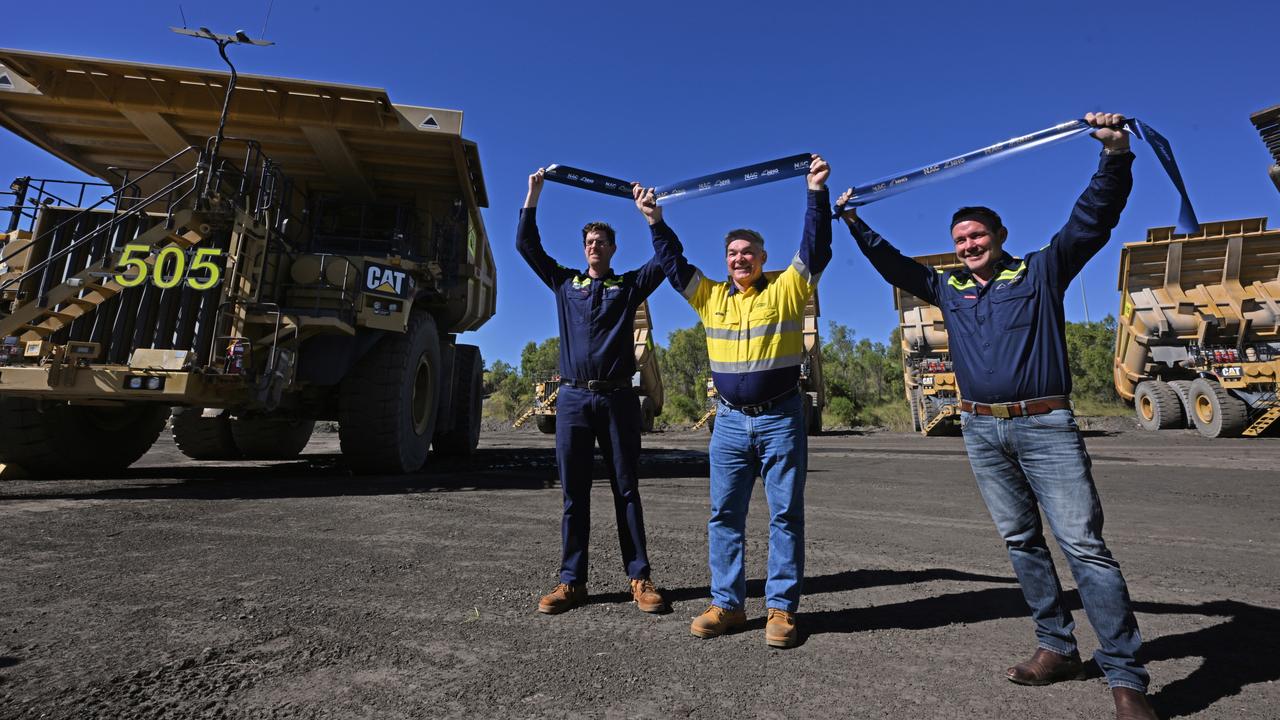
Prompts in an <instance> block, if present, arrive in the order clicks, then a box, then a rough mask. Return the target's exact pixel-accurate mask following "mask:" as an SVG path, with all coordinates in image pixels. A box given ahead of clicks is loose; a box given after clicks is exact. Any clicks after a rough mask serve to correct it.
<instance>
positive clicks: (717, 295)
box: [632, 155, 831, 648]
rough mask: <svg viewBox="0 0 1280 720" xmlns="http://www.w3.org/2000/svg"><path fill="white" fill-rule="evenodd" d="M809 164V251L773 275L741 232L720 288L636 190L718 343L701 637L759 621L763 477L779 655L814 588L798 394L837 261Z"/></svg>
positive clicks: (647, 194)
mask: <svg viewBox="0 0 1280 720" xmlns="http://www.w3.org/2000/svg"><path fill="white" fill-rule="evenodd" d="M830 173H831V168H830V167H829V166H828V165H827V162H826V161H825V160H823V159H822V158H821V157H818V156H817V155H814V156H812V157H811V158H810V162H809V175H808V178H807V181H808V185H809V194H808V207H807V210H806V212H805V217H804V235H803V236H802V239H801V241H800V249H799V251H798V252H797V253H796V254H795V255H794V256H793V257H792V258H791V263H790V264H789V265H788V266H787V268H786V269H785V270H782V271H780V272H769V273H766V272H764V263H765V261H766V260H767V259H768V254H767V253H766V252H765V249H764V238H763V237H761V236H760V233H758V232H756V231H754V230H748V229H746V228H740V229H737V230H730V231H729V232H728V234H727V235H726V236H725V239H724V250H725V266H726V269H727V270H728V273H729V277H728V279H727V280H725V281H723V282H717V281H713V280H710V279H709V278H706V277H704V276H703V274H702V272H701V271H700V270H698V268H696V267H694V266H693V265H690V264H689V262H688V261H687V260H685V257H684V248H683V247H682V246H681V244H680V240H679V238H677V237H676V234H675V232H674V231H673V230H672V229H671V228H670V226H668V225H667V224H666V223H665V222H663V220H662V208H660V207H658V204H657V202H656V200H655V197H654V191H653V188H649V189H648V190H645V189H644V188H641V187H640V186H639V185H636V186H634V187H633V188H632V194H633V195H634V196H635V200H636V207H638V208H639V209H640V212H642V213H643V214H644V216H645V219H646V220H648V222H649V230H650V231H651V232H652V234H653V248H654V251H655V252H656V254H657V257H658V259H659V260H661V262H662V268H663V270H664V271H665V272H666V274H667V277H668V278H670V280H671V285H672V286H673V287H675V289H676V290H678V291H679V292H680V294H682V295H684V297H685V299H686V300H688V301H689V304H690V305H692V306H693V309H694V310H696V311H697V313H698V317H700V318H701V319H702V324H703V327H704V328H705V329H706V332H707V359H708V360H710V361H711V374H712V377H713V378H714V380H715V383H716V389H717V390H719V392H720V405H719V407H718V408H717V409H716V425H715V431H714V432H713V433H712V435H711V445H710V447H709V448H708V453H709V455H710V456H711V519H710V520H709V521H708V522H707V540H708V543H707V544H708V550H709V553H708V561H709V565H710V567H711V605H710V606H709V607H708V608H707V610H706V612H704V613H702V615H699V616H698V617H697V618H696V619H695V620H694V621H693V623H692V624H691V625H690V626H689V632H690V633H691V634H693V635H694V636H696V637H700V638H712V637H717V636H719V635H723V634H725V633H726V632H728V631H730V630H733V629H735V628H737V627H740V626H741V625H743V624H744V623H746V621H747V616H746V612H745V611H744V609H743V605H744V603H745V602H746V599H747V597H746V595H747V582H746V573H745V565H744V560H743V558H744V554H745V536H746V527H747V507H748V504H749V502H750V500H751V491H752V488H754V486H755V480H756V478H757V477H759V478H761V479H762V480H763V481H764V493H765V499H766V500H767V501H768V503H769V515H770V519H769V579H768V580H767V581H766V582H765V586H764V593H765V606H766V614H767V616H768V619H767V620H766V621H765V629H764V638H765V643H766V644H767V645H769V646H770V647H778V648H789V647H794V646H795V645H796V644H797V643H798V642H799V634H798V631H797V629H796V609H797V608H798V607H799V605H800V585H801V582H802V581H803V580H804V483H805V472H806V469H807V467H808V465H807V463H808V452H809V446H808V436H807V435H806V433H805V413H804V410H805V409H807V407H808V406H807V404H805V403H806V401H807V398H806V397H805V396H804V394H803V393H801V392H800V391H799V389H798V384H799V381H800V365H801V363H802V362H804V335H803V331H804V307H805V304H806V303H807V302H808V300H809V296H810V295H812V294H813V291H814V288H816V287H817V285H818V278H819V277H820V276H821V275H822V271H823V269H824V268H826V266H827V263H828V262H829V261H830V260H831V218H830V216H829V213H827V209H826V208H827V202H828V199H827V197H828V195H827V185H826V183H827V176H828V175H829V174H830Z"/></svg>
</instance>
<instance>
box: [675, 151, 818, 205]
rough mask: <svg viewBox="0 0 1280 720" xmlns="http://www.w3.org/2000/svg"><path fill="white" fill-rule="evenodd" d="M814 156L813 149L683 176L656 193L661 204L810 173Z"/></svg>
mask: <svg viewBox="0 0 1280 720" xmlns="http://www.w3.org/2000/svg"><path fill="white" fill-rule="evenodd" d="M812 157H813V156H812V155H811V154H810V153H800V154H797V155H788V156H787V157H784V158H778V159H777V160H769V161H767V162H762V163H756V164H755V165H746V166H744V167H740V168H734V169H732V170H725V171H723V172H718V173H712V174H710V175H703V176H701V177H696V178H693V179H692V180H681V181H680V182H675V183H670V184H667V185H659V186H658V187H656V188H654V191H653V194H654V196H655V197H656V198H657V200H658V204H659V205H663V204H666V203H673V202H675V201H677V200H686V199H688V198H699V197H706V196H707V195H716V194H718V193H722V192H729V191H730V190H741V189H742V188H746V187H752V186H754V185H764V184H765V183H771V182H777V181H778V180H786V179H787V178H793V177H797V176H800V175H808V174H809V162H810V160H811V159H812Z"/></svg>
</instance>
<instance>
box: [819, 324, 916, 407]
mask: <svg viewBox="0 0 1280 720" xmlns="http://www.w3.org/2000/svg"><path fill="white" fill-rule="evenodd" d="M898 338H899V335H898V330H897V329H895V330H894V333H893V334H892V335H890V337H889V342H888V343H878V342H872V341H871V340H868V339H866V338H862V339H860V340H857V339H855V336H854V331H853V330H852V329H851V328H849V327H846V326H844V325H841V324H840V323H837V322H834V321H833V322H831V323H829V327H828V332H827V341H826V342H825V343H823V345H822V368H823V375H824V377H825V379H826V383H827V411H828V412H829V413H830V414H831V415H832V416H834V417H835V418H836V419H837V420H838V421H839V422H841V423H843V424H846V425H855V424H858V423H860V422H865V421H867V420H870V419H873V418H874V417H875V416H877V415H878V414H879V413H876V412H873V411H872V409H873V408H877V407H879V406H883V405H885V404H887V403H893V402H898V401H900V400H901V399H902V393H903V390H902V365H901V361H900V351H899V349H898V348H899V341H898Z"/></svg>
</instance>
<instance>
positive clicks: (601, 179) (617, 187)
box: [542, 164, 631, 200]
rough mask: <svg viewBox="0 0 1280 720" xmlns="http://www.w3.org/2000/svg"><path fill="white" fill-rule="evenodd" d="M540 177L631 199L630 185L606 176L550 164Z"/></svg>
mask: <svg viewBox="0 0 1280 720" xmlns="http://www.w3.org/2000/svg"><path fill="white" fill-rule="evenodd" d="M542 176H543V177H544V178H546V179H547V180H551V181H553V182H558V183H561V184H563V185H572V186H573V187H578V188H582V189H583V190H593V191H595V192H598V193H604V194H605V195H614V196H616V197H624V198H627V199H628V200H630V199H631V183H629V182H627V181H626V180H619V179H618V178H614V177H609V176H608V175H601V174H600V173H593V172H591V171H589V170H579V169H578V168H575V167H569V166H568V165H557V164H552V165H548V166H547V169H546V171H545V172H544V173H543V174H542Z"/></svg>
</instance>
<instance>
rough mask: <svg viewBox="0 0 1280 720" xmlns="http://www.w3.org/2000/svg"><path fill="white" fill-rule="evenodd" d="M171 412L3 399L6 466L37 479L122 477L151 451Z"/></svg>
mask: <svg viewBox="0 0 1280 720" xmlns="http://www.w3.org/2000/svg"><path fill="white" fill-rule="evenodd" d="M168 418H169V408H168V407H167V406H164V405H154V404H151V403H137V404H130V405H125V406H117V407H93V406H85V405H54V404H46V405H45V407H44V411H43V412H41V411H40V404H39V402H38V401H37V400H32V399H28V398H0V463H4V464H6V465H17V466H19V467H21V468H22V469H23V470H24V471H26V473H27V474H28V475H30V476H32V477H44V478H49V477H68V476H72V477H77V476H78V477H86V476H94V477H96V476H102V475H112V474H115V473H119V472H120V471H122V470H124V469H125V468H127V467H129V466H130V465H132V464H133V463H134V462H136V461H137V460H138V458H140V457H142V456H143V455H144V454H146V452H147V450H150V449H151V445H152V444H154V443H155V441H156V438H158V437H160V432H161V431H162V430H164V423H165V420H167V419H168Z"/></svg>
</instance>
